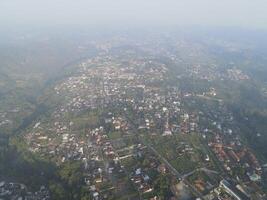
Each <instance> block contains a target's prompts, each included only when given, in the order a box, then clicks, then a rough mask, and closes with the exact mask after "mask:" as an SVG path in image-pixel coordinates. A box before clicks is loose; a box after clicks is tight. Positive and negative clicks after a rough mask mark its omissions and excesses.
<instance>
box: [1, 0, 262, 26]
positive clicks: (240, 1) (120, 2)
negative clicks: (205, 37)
mask: <svg viewBox="0 0 267 200" xmlns="http://www.w3.org/2000/svg"><path fill="white" fill-rule="evenodd" d="M32 24H39V25H40V24H41V25H73V24H81V25H107V24H122V25H125V26H131V25H137V24H142V25H144V24H147V25H150V24H153V25H157V24H159V25H161V24H168V25H190V26H191V25H200V26H210V25H212V26H238V27H240V26H241V27H245V28H264V29H267V0H0V29H1V27H5V26H6V25H9V26H10V25H11V26H16V25H32Z"/></svg>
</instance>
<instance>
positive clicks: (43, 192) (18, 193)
mask: <svg viewBox="0 0 267 200" xmlns="http://www.w3.org/2000/svg"><path fill="white" fill-rule="evenodd" d="M0 199H1V200H4V199H16V200H49V199H50V194H49V191H48V189H47V188H46V187H45V186H41V187H40V189H39V191H36V192H31V191H29V190H28V189H27V187H26V186H25V185H24V184H21V183H13V182H5V181H1V182H0Z"/></svg>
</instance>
